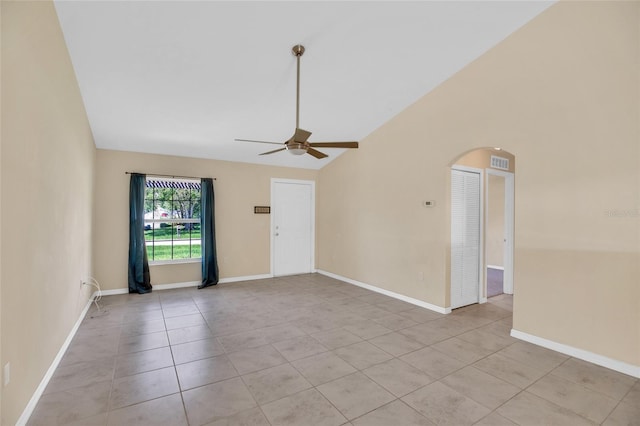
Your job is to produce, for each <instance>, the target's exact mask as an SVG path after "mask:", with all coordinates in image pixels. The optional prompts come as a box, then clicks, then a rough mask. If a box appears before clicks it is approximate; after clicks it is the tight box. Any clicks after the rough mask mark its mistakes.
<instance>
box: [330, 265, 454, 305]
mask: <svg viewBox="0 0 640 426" xmlns="http://www.w3.org/2000/svg"><path fill="white" fill-rule="evenodd" d="M317 272H318V273H319V274H322V275H326V276H327V277H331V278H335V279H336V280H340V281H344V282H346V283H349V284H353V285H355V286H358V287H362V288H366V289H367V290H371V291H375V292H376V293H380V294H384V295H385V296H389V297H393V298H394V299H398V300H402V301H403V302H407V303H411V304H412V305H416V306H420V307H421V308H426V309H429V310H431V311H435V312H438V313H440V314H450V313H451V308H443V307H441V306H437V305H432V304H431V303H427V302H423V301H422V300H418V299H414V298H413V297H409V296H405V295H404V294H400V293H395V292H393V291H389V290H385V289H383V288H380V287H376V286H373V285H371V284H366V283H363V282H360V281H356V280H352V279H351V278H347V277H343V276H341V275H338V274H334V273H332V272H327V271H323V270H322V269H318V270H317Z"/></svg>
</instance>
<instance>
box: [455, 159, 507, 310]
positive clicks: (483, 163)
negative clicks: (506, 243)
mask: <svg viewBox="0 0 640 426" xmlns="http://www.w3.org/2000/svg"><path fill="white" fill-rule="evenodd" d="M494 155H495V156H498V157H502V158H506V159H508V160H509V168H508V170H503V171H506V172H509V173H513V174H515V170H516V158H515V155H513V154H512V153H510V152H508V151H505V150H504V149H502V148H499V150H498V149H496V147H480V148H474V149H470V150H467V151H465V152H463V153H461V154H460V155H458V156H456V157H455V158H454V159H453V160H452V161H451V162H450V163H449V176H448V179H447V182H446V185H447V187H446V192H445V195H446V198H445V207H446V208H447V224H448V229H449V230H451V168H452V167H453V166H465V167H473V168H475V169H480V170H483V172H484V174H483V176H482V185H481V193H480V196H481V197H483V199H484V200H483V204H484V206H485V210H486V202H487V199H486V197H487V195H488V194H487V182H486V180H487V175H486V170H487V169H490V168H491V156H494ZM482 217H483V218H484V224H483V225H484V226H483V228H484V232H483V235H482V236H481V237H482V239H481V242H480V244H481V245H482V247H483V250H482V251H481V253H482V255H481V258H480V262H481V264H482V265H483V268H482V269H483V271H484V270H485V269H486V264H487V261H486V256H487V251H486V248H487V235H488V223H487V220H488V217H487V215H486V211H484V212H483V215H482ZM445 238H446V244H447V247H448V252H447V254H446V267H445V268H446V269H445V274H446V275H445V276H446V282H445V306H451V232H449V234H448V235H447V236H446V237H445ZM485 275H486V274H485V273H484V272H483V273H482V274H481V275H480V287H481V290H482V288H483V287H484V286H485V278H486V276H485ZM481 293H482V294H483V297H486V292H484V290H482V292H481Z"/></svg>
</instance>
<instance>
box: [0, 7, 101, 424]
mask: <svg viewBox="0 0 640 426" xmlns="http://www.w3.org/2000/svg"><path fill="white" fill-rule="evenodd" d="M1 7H2V51H1V55H2V82H1V83H2V117H1V119H2V158H1V162H2V167H1V173H0V175H1V184H2V189H1V196H2V201H1V202H2V218H1V226H0V229H1V232H2V244H1V246H2V248H1V256H2V260H1V261H2V270H1V272H0V276H1V281H2V301H1V305H2V308H1V309H2V312H1V314H2V323H1V324H2V330H1V335H2V337H1V339H2V353H1V357H0V358H1V360H2V361H1V363H0V364H2V365H3V366H4V365H5V364H6V363H7V362H10V363H11V383H10V384H9V385H8V386H7V387H5V388H4V389H3V391H2V421H1V423H2V424H3V425H12V424H15V422H16V421H17V419H18V417H19V416H20V414H21V413H22V411H23V410H24V408H25V406H26V404H27V402H28V401H29V399H30V398H31V396H32V395H33V393H34V391H35V390H36V388H37V386H38V384H39V383H40V381H41V380H42V378H43V376H44V374H45V372H46V371H47V369H48V368H49V366H50V365H51V363H52V361H53V359H54V358H55V355H56V354H57V352H58V351H59V350H60V347H61V346H62V344H63V342H64V340H65V339H66V337H67V335H68V334H69V332H70V331H71V329H72V328H73V325H74V324H75V322H76V321H77V319H78V317H79V315H80V313H81V311H82V309H83V308H84V306H85V305H86V302H87V299H88V296H89V294H90V289H89V288H87V287H85V288H82V287H81V286H80V280H81V278H86V277H87V276H89V275H90V274H91V269H92V266H91V240H92V224H91V210H92V202H93V200H92V193H93V191H92V190H93V169H94V162H95V147H94V144H93V138H92V136H91V131H90V129H89V125H88V122H87V119H86V114H85V110H84V106H83V103H82V100H81V97H80V93H79V89H78V85H77V82H76V79H75V75H74V72H73V69H72V66H71V62H70V60H69V55H68V52H67V49H66V46H65V43H64V39H63V36H62V33H61V31H60V27H59V24H58V19H57V16H56V13H55V10H54V7H53V4H52V3H51V2H15V3H14V2H6V1H3V2H2V6H1Z"/></svg>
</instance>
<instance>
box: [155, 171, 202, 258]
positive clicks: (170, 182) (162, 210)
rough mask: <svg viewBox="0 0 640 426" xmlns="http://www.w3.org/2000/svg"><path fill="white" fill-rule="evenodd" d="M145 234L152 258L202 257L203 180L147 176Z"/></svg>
mask: <svg viewBox="0 0 640 426" xmlns="http://www.w3.org/2000/svg"><path fill="white" fill-rule="evenodd" d="M144 237H145V243H146V246H147V254H148V256H149V261H150V262H152V261H172V260H180V259H183V260H184V259H199V258H200V257H201V251H200V243H201V241H200V181H197V180H188V179H169V178H163V179H157V178H151V177H149V178H147V185H146V188H145V192H144Z"/></svg>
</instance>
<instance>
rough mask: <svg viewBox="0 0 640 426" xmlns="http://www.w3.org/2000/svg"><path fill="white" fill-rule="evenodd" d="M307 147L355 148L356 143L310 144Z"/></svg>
mask: <svg viewBox="0 0 640 426" xmlns="http://www.w3.org/2000/svg"><path fill="white" fill-rule="evenodd" d="M309 145H310V146H316V147H318V148H357V147H358V142H312V143H310V144H309Z"/></svg>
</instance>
